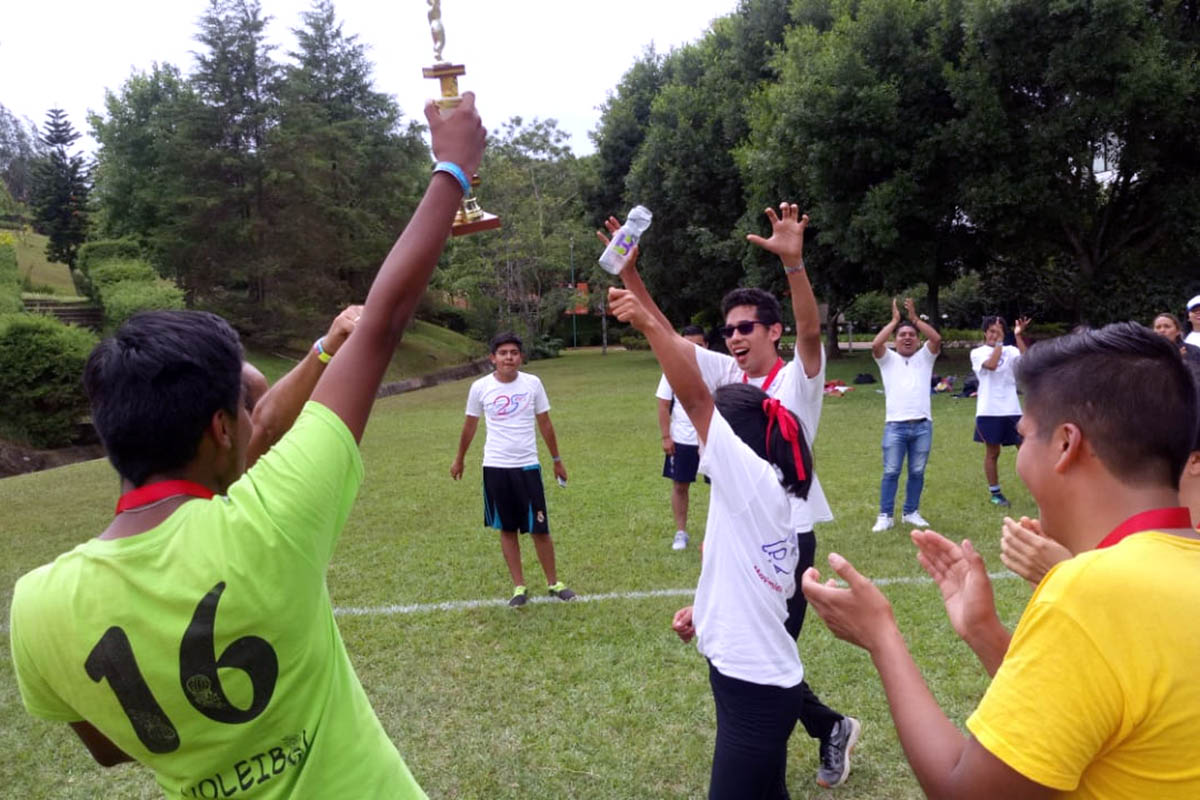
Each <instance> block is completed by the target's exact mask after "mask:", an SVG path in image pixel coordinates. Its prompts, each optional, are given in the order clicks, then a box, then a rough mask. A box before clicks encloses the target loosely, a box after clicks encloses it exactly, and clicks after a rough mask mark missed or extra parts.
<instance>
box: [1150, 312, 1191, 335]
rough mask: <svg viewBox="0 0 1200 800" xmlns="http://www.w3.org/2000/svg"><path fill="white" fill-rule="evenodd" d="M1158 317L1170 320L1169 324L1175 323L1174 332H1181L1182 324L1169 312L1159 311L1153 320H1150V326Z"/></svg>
mask: <svg viewBox="0 0 1200 800" xmlns="http://www.w3.org/2000/svg"><path fill="white" fill-rule="evenodd" d="M1159 317H1166V318H1167V319H1169V320H1171V322H1174V323H1175V330H1177V331H1183V323H1182V322H1180V321H1179V317H1177V316H1175V315H1174V314H1172V313H1171V312H1170V311H1160V312H1158V313H1157V314H1155V315H1154V318H1153V319H1151V320H1150V322H1151V324H1153V323H1154V322H1156V321H1157V320H1158V318H1159Z"/></svg>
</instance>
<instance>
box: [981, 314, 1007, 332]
mask: <svg viewBox="0 0 1200 800" xmlns="http://www.w3.org/2000/svg"><path fill="white" fill-rule="evenodd" d="M997 322H999V323H1000V327H1002V328H1004V330H1008V323H1007V322H1005V321H1004V317H1002V316H1000V315H999V314H989V315H988V316H986V317H984V318H983V332H984V333H987V329H988V328H990V327H992V326H993V325H995V324H996V323H997Z"/></svg>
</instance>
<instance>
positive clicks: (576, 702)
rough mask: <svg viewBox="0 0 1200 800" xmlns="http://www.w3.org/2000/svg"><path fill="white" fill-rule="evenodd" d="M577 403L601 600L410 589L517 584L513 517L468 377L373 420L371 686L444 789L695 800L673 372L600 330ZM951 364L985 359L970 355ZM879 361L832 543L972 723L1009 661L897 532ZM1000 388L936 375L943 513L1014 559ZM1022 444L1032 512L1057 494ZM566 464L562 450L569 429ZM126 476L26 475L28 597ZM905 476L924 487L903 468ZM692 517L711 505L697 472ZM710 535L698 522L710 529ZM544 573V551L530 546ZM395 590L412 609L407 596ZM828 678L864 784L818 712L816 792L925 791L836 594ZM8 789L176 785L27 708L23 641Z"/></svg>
mask: <svg viewBox="0 0 1200 800" xmlns="http://www.w3.org/2000/svg"><path fill="white" fill-rule="evenodd" d="M529 369H530V371H531V372H535V373H537V374H538V375H540V376H541V378H542V380H543V381H544V383H545V385H546V389H547V392H548V393H549V396H550V401H551V404H552V406H553V409H552V411H551V416H552V418H553V419H554V422H555V427H556V429H557V432H558V439H559V443H560V446H561V449H562V453H563V457H564V462H565V464H566V466H567V469H568V470H569V472H570V485H569V487H568V488H567V489H565V490H561V489H558V488H557V487H555V486H554V485H553V484H552V483H551V484H550V487H548V488H547V490H546V491H547V495H548V501H549V503H550V518H551V523H552V530H553V531H554V536H555V541H556V543H557V550H558V560H559V567H560V573H561V576H562V577H563V579H564V580H565V581H566V582H567V583H568V584H569V585H571V586H572V588H575V589H576V590H578V591H579V592H580V593H581V594H582V595H583V597H584V599H586V598H587V597H589V596H593V597H595V596H597V595H618V596H617V597H604V598H596V599H595V600H594V601H593V602H577V603H573V604H570V605H567V604H544V603H535V604H531V605H530V606H528V607H526V608H525V609H523V610H521V611H519V612H516V611H512V610H509V609H507V608H504V607H501V606H500V605H482V606H472V607H466V608H464V607H451V608H450V609H448V610H447V609H433V608H427V609H419V610H416V611H411V610H410V611H408V612H405V613H396V612H395V606H403V605H406V604H435V603H442V602H449V603H453V602H454V601H470V600H492V601H503V599H505V598H506V597H507V594H508V591H509V588H510V587H509V585H508V579H507V573H506V571H505V569H504V565H503V561H502V559H501V556H500V552H499V547H498V542H497V541H496V537H495V536H494V535H493V534H489V533H486V532H484V530H483V529H482V527H481V525H480V521H481V509H480V507H479V506H480V499H479V498H480V491H479V480H480V468H479V461H480V457H481V447H482V433H481V435H480V437H479V438H477V440H476V442H475V444H474V445H473V447H472V450H471V452H470V454H469V456H468V460H467V464H468V466H467V472H466V476H465V478H464V480H463V481H462V482H461V483H455V482H452V481H451V480H450V478H449V475H448V470H449V466H450V461H451V459H452V458H453V455H454V449H455V445H456V442H457V439H458V432H459V429H460V426H461V424H462V413H463V407H464V405H465V402H466V393H467V387H468V385H469V382H468V381H459V382H456V383H451V384H445V385H442V386H439V387H436V388H432V389H427V390H423V391H420V392H415V393H411V394H407V395H402V396H398V397H393V398H389V399H386V400H383V401H380V402H379V403H377V404H376V410H375V416H374V418H373V420H372V422H371V424H370V427H369V428H368V430H367V433H366V436H365V438H364V440H363V445H362V450H363V457H364V460H365V463H366V470H367V477H366V482H365V484H364V486H363V489H362V492H361V494H360V497H359V499H358V502H357V505H356V506H355V509H354V512H353V513H352V515H351V517H350V520H349V522H348V524H347V527H346V529H345V532H344V534H343V536H342V539H341V541H340V544H339V546H338V550H337V553H336V555H335V558H334V561H333V564H332V566H331V568H330V570H329V586H330V590H331V593H332V595H333V599H334V602H335V604H336V605H337V606H339V607H343V608H345V607H357V608H363V609H367V610H368V611H369V612H370V613H365V614H361V615H344V616H342V617H341V618H340V625H341V628H342V632H343V635H344V637H345V639H346V644H347V647H348V648H349V651H350V654H351V658H352V659H353V661H354V663H355V666H356V668H357V669H358V672H359V675H360V677H361V678H362V681H363V684H364V686H365V687H366V690H367V693H368V695H370V697H371V699H372V702H373V703H374V705H375V708H376V710H377V712H378V714H379V716H380V718H381V719H382V720H383V723H384V726H385V727H386V728H387V730H388V731H389V733H390V734H391V736H392V737H393V739H394V740H395V742H396V744H397V746H398V748H399V750H400V752H401V753H402V754H403V755H404V757H405V759H406V760H407V762H408V764H409V766H410V768H411V769H412V771H413V773H414V774H415V775H416V776H417V778H418V780H419V781H420V782H421V783H422V785H423V786H424V787H425V789H426V791H427V792H428V793H429V795H430V796H431V797H435V798H441V797H461V798H514V800H515V799H516V798H521V799H522V800H525V799H526V798H606V799H607V798H694V797H702V796H703V795H704V793H705V790H706V788H707V781H708V771H709V766H710V763H711V755H712V744H713V710H712V700H711V697H710V694H709V689H708V683H707V670H706V667H705V664H704V661H703V659H702V658H701V657H700V656H699V655H698V654H697V653H696V651H695V648H694V647H692V646H690V645H683V644H681V643H680V642H679V641H678V640H677V639H676V638H675V636H674V634H673V633H671V631H670V629H669V622H670V618H671V614H672V613H673V612H674V611H675V609H677V608H678V607H679V606H681V605H683V604H684V603H685V602H687V600H688V598H687V597H686V594H681V595H680V596H661V595H649V596H647V595H646V594H642V595H634V596H620V595H625V594H626V593H649V592H652V591H654V590H664V589H675V590H680V591H681V593H686V592H687V591H690V589H691V588H692V587H694V586H695V582H696V577H697V574H698V569H699V560H698V553H697V551H696V549H695V548H694V547H693V548H691V549H688V550H686V551H684V552H682V553H675V552H672V551H671V550H670V539H671V533H672V528H673V526H672V524H671V516H670V509H669V506H668V483H667V481H665V480H663V479H662V478H661V477H659V472H660V470H661V452H660V451H659V448H658V431H657V424H656V421H655V413H654V409H655V405H654V403H655V401H654V397H653V393H654V387H655V383H656V381H657V378H658V369H657V366H656V364H655V362H654V360H653V357H652V355H651V354H650V353H648V352H630V353H624V352H612V353H610V354H609V355H608V356H607V357H602V356H600V355H599V353H597V352H594V351H593V352H586V353H574V354H569V355H567V356H566V357H564V358H560V359H555V360H550V361H539V362H535V363H534V364H532V365H531V366H530V368H529ZM868 371H874V365H873V363H872V362H871V360H870V357H869V355H867V354H865V353H860V354H856V356H855V357H853V358H850V359H844V360H842V361H838V362H835V363H834V364H833V365H832V366H831V367H830V370H829V377H830V378H842V379H843V380H846V381H847V382H850V380H851V379H852V378H853V376H854V375H855V374H856V373H859V372H868ZM937 371H938V372H951V373H953V372H957V373H958V374H960V375H961V374H964V373H965V372H966V371H967V365H966V360H965V354H963V355H958V356H957V357H955V358H954V359H953V360H949V359H947V357H945V356H943V359H941V360H939V362H938V369H937ZM878 388H879V385H878V384H874V385H867V386H860V387H857V388H856V389H855V390H854V391H852V392H850V393H849V394H847V395H846V396H845V397H840V398H838V397H829V398H827V399H826V402H825V410H824V414H823V417H822V421H821V429H820V436H819V438H818V441H817V448H816V455H817V464H818V472H819V474H820V475H821V478H822V483H823V484H824V486H825V489H826V492H827V493H828V495H829V500H830V503H831V504H832V506H833V509H834V512H835V513H836V514H837V521H836V522H835V523H832V524H829V525H825V526H822V527H821V528H819V529H818V537H819V541H820V550H821V553H820V554H819V556H818V564H819V565H823V564H824V554H825V553H827V552H828V551H830V550H831V549H836V550H837V551H838V552H841V553H843V554H845V555H846V556H848V557H849V558H850V559H851V560H852V561H853V562H854V563H855V565H856V566H857V567H858V568H859V569H860V570H861V571H863V572H864V573H866V574H868V575H870V576H872V577H875V578H888V579H901V582H889V583H888V585H887V586H886V587H885V591H886V593H887V594H888V596H889V597H890V598H891V599H892V601H893V603H894V604H895V606H896V615H897V618H898V619H899V621H900V625H901V627H902V629H903V630H904V632H905V634H906V635H907V636H908V640H909V642H910V645H911V646H912V648H913V651H914V655H915V657H916V659H917V662H918V663H919V664H920V665H921V667H922V669H923V670H924V672H925V675H926V677H927V679H928V680H929V682H930V684H931V686H932V688H933V691H934V694H935V695H936V696H937V697H938V699H939V700H940V701H941V702H942V704H943V707H944V708H945V709H946V710H947V711H948V713H949V714H950V715H951V716H952V718H953V719H954V720H955V721H956V722H959V723H960V724H961V723H962V721H963V720H964V719H965V718H966V716H967V715H968V714H969V713H970V711H971V709H972V708H973V707H974V705H975V703H976V702H977V701H978V699H979V697H980V695H981V693H982V691H983V689H984V687H985V686H986V683H987V681H986V677H985V675H984V673H983V670H982V669H981V668H980V666H979V665H978V663H977V662H976V661H975V659H974V657H973V656H972V655H971V653H970V652H969V651H968V650H967V648H966V646H965V645H963V644H962V643H961V642H959V641H958V640H957V638H956V637H955V636H954V634H953V632H952V631H951V630H950V627H949V625H948V623H947V622H946V620H945V615H944V613H943V611H942V607H941V602H940V598H939V596H938V593H937V590H936V588H935V587H933V586H932V585H931V584H929V583H927V582H922V581H913V582H907V583H906V582H903V581H904V580H907V579H915V578H918V577H920V576H922V574H923V573H922V572H921V569H920V567H919V565H918V564H917V562H916V559H915V558H914V556H913V552H912V547H911V545H910V543H909V542H908V540H907V536H906V535H904V534H903V533H901V532H899V531H891V532H888V533H886V534H871V533H869V532H868V531H869V528H870V526H871V524H872V522H873V521H874V518H875V515H876V512H877V502H878V497H877V496H878V489H879V471H880V450H879V439H880V436H881V433H882V428H883V396H882V394H879V393H877V391H876V390H877V389H878ZM974 407H975V403H974V401H973V400H959V399H955V398H952V397H949V396H945V395H938V396H935V397H934V398H933V409H934V417H935V425H936V431H935V438H934V449H933V454H932V457H931V459H930V464H929V468H928V471H927V475H926V490H925V496H924V500H923V502H922V504H921V511H922V513H923V514H924V515H925V516H926V517H927V518H928V519H929V520H931V521H932V523H933V525H934V527H936V528H938V529H939V530H941V531H942V532H944V533H946V534H948V535H951V536H955V537H964V536H969V537H971V538H972V540H973V541H975V542H976V543H977V545H978V547H979V549H980V550H981V552H982V553H983V554H984V557H985V558H986V559H987V561H988V564H989V567H990V568H991V569H992V570H993V571H996V570H1000V569H1002V567H1001V564H1000V560H999V555H998V540H999V521H1000V518H1001V516H1002V514H1001V512H999V511H998V510H996V509H994V508H993V507H992V506H990V505H989V504H988V503H987V489H986V487H985V485H984V479H983V473H982V467H981V460H982V447H981V446H980V445H977V444H974V443H972V442H971V429H972V421H973V415H974ZM1014 452H1015V451H1013V450H1006V451H1005V453H1004V455H1003V457H1002V460H1001V476H1002V480H1003V484H1004V488H1005V491H1006V493H1007V494H1008V496H1009V498H1010V499H1011V500H1012V501H1013V504H1014V507H1013V509H1012V511H1013V512H1014V513H1015V514H1021V513H1028V514H1032V513H1033V512H1034V506H1033V504H1032V501H1031V500H1030V497H1029V495H1028V493H1027V492H1026V491H1025V490H1024V488H1023V487H1022V486H1020V484H1019V483H1018V481H1017V480H1016V478H1015V475H1014V473H1013V460H1014V459H1013V456H1014ZM543 462H544V463H545V464H547V465H548V464H549V458H548V456H546V455H545V453H544V450H543ZM116 488H117V485H116V479H115V477H114V475H113V473H112V471H111V469H110V468H109V467H108V465H107V464H106V463H104V462H102V461H97V462H91V463H86V464H79V465H75V466H71V467H66V468H63V469H58V470H53V471H50V472H45V473H40V474H32V475H25V476H19V477H15V478H9V479H6V480H4V481H0V507H3V508H4V510H5V513H4V520H5V521H4V526H3V530H4V534H3V544H4V545H5V548H6V554H7V557H6V558H5V559H4V563H3V565H2V566H0V585H3V587H4V589H3V591H4V592H5V604H7V601H8V599H9V598H10V597H11V586H12V583H13V581H14V580H15V579H16V578H17V577H18V576H19V575H20V574H21V573H23V572H25V571H26V570H28V569H30V568H32V567H34V566H36V565H38V564H40V563H43V562H45V561H48V560H50V559H52V558H53V557H54V556H55V555H56V554H57V553H60V552H62V551H64V550H66V549H68V548H70V547H72V546H73V545H74V544H76V543H78V542H79V541H82V540H83V539H85V538H87V537H89V536H91V535H93V534H94V533H95V532H98V531H99V530H100V529H101V528H103V527H104V525H105V524H106V521H107V519H108V518H109V514H110V513H111V508H112V503H113V500H114V498H115V496H116ZM901 492H903V487H902V488H901ZM692 497H693V504H692V505H693V508H692V515H691V517H692V530H693V532H694V533H698V532H699V530H700V528H701V524H700V522H699V521H700V520H703V516H704V512H705V509H706V505H707V499H706V498H707V493H706V491H705V490H704V489H703V488H697V489H695V490H693V493H692ZM698 538H699V537H698V536H694V539H693V541H696V540H698ZM525 555H526V571H527V577H528V578H529V579H530V580H529V582H530V584H531V586H536V585H539V583H538V581H537V580H534V578H540V571H539V569H538V567H537V564H536V560H535V558H534V556H533V552H532V548H530V547H529V546H528V545H526V547H525ZM996 586H997V590H998V605H999V608H1000V612H1001V615H1002V617H1003V618H1004V619H1005V621H1006V622H1009V623H1010V624H1011V623H1014V622H1015V621H1016V619H1017V617H1018V616H1019V614H1020V611H1021V608H1022V607H1023V605H1024V603H1025V601H1026V600H1027V598H1028V596H1029V590H1028V589H1027V588H1026V586H1025V585H1024V584H1023V582H1021V581H1019V580H1016V579H1013V578H1009V579H1002V580H998V581H997V582H996ZM387 606H392V607H393V609H392V613H385V612H387V609H386V608H385V607H387ZM6 638H7V637H5V639H6ZM800 647H801V656H802V658H803V660H804V662H805V665H806V667H807V669H808V671H809V679H810V682H811V684H812V686H813V688H814V689H815V690H816V691H817V692H818V693H819V694H820V695H821V696H822V698H823V699H825V700H826V701H827V702H828V703H829V704H830V705H832V706H834V707H835V708H838V709H840V710H843V711H846V712H848V713H853V714H855V715H857V716H859V717H860V718H861V719H862V720H863V724H864V733H863V739H862V742H861V743H860V745H859V748H858V750H857V751H856V754H855V759H854V772H853V774H852V775H851V777H850V780H849V782H848V784H847V785H846V786H844V787H842V788H839V789H837V790H834V791H831V792H830V791H824V790H821V789H819V788H818V787H817V786H816V784H815V783H814V780H813V775H814V772H815V770H816V746H815V743H812V742H811V741H810V740H808V739H807V738H806V737H805V736H804V733H803V730H802V729H800V728H797V732H796V734H794V736H793V739H792V747H791V758H790V763H789V767H788V776H789V788H790V790H791V793H792V796H793V797H796V798H806V797H837V798H846V799H847V800H850V799H851V798H909V797H919V796H920V791H919V788H918V786H917V784H916V782H915V780H914V779H913V777H912V774H911V772H910V770H909V769H908V766H907V764H906V762H905V760H904V756H903V753H902V752H901V750H900V747H899V744H898V742H897V740H896V737H895V734H894V731H893V729H892V725H891V721H890V718H889V716H888V712H887V705H886V701H885V699H884V696H883V692H882V690H881V689H880V686H879V682H878V680H877V677H876V675H875V672H874V670H873V668H872V667H871V664H870V661H869V660H868V658H867V657H866V656H865V655H864V654H863V653H862V652H861V651H858V650H855V649H853V648H851V647H850V646H848V645H845V644H844V643H841V642H838V641H836V640H834V639H833V638H832V637H831V635H830V634H829V633H828V631H827V630H826V629H825V627H824V626H823V625H822V624H821V623H820V621H819V620H818V619H816V618H815V617H813V616H810V618H809V621H808V624H807V625H806V627H805V632H804V634H803V635H802V637H801V641H800ZM0 663H2V666H0V724H2V727H3V734H0V737H2V738H0V751H2V752H3V753H4V755H3V757H2V758H0V786H3V787H4V790H5V795H6V796H12V797H23V798H91V797H97V798H99V797H155V796H158V792H157V788H156V785H155V783H154V781H153V779H152V778H151V777H150V775H149V773H148V772H147V771H146V770H145V769H143V768H141V767H139V766H124V767H119V768H116V769H112V770H105V769H102V768H100V767H98V766H96V765H95V764H93V763H92V761H91V760H90V758H89V757H88V756H87V755H86V754H85V751H84V750H83V748H82V746H81V745H80V744H79V743H78V742H77V741H76V740H75V739H74V736H73V734H71V732H70V731H69V730H68V729H67V727H66V726H65V725H61V724H49V723H45V722H42V721H40V720H35V719H33V718H31V717H29V716H28V715H26V714H25V712H24V710H23V709H22V707H21V704H20V700H19V698H18V696H17V692H16V687H15V685H14V679H13V673H12V668H11V665H10V663H9V659H8V654H7V650H6V646H5V651H4V652H3V654H2V655H0Z"/></svg>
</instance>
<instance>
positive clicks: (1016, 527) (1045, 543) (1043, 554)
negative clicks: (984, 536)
mask: <svg viewBox="0 0 1200 800" xmlns="http://www.w3.org/2000/svg"><path fill="white" fill-rule="evenodd" d="M1068 558H1071V551H1070V550H1068V549H1067V548H1065V547H1063V546H1062V545H1061V544H1059V543H1058V542H1056V541H1054V540H1053V539H1051V538H1050V537H1048V536H1046V534H1044V533H1043V532H1042V523H1041V521H1040V520H1036V519H1030V518H1029V517H1021V521H1020V522H1017V521H1016V520H1014V519H1013V518H1012V517H1005V518H1004V524H1003V526H1002V527H1001V529H1000V560H1001V561H1003V562H1004V566H1006V567H1008V568H1009V569H1011V570H1012V571H1013V572H1015V573H1017V574H1018V575H1020V576H1021V577H1022V578H1024V579H1025V580H1027V581H1029V582H1030V583H1031V584H1033V585H1034V586H1037V585H1038V584H1039V583H1041V582H1042V578H1044V577H1045V576H1046V573H1047V572H1049V571H1050V568H1051V567H1053V566H1054V565H1055V564H1057V563H1058V562H1060V561H1066V560H1067V559H1068Z"/></svg>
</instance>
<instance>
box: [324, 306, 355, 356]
mask: <svg viewBox="0 0 1200 800" xmlns="http://www.w3.org/2000/svg"><path fill="white" fill-rule="evenodd" d="M362 313H363V307H362V306H346V308H344V309H343V310H342V313H340V314H338V315H337V316H336V317H334V318H333V322H332V323H330V325H329V333H327V334H325V341H324V344H323V345H322V347H324V348H325V352H326V353H329V354H330V355H333V354H334V353H336V352H337V351H338V348H340V347H341V346H342V344H343V343H344V342H345V341H346V340H347V339H348V338H350V334H352V333H354V327H355V326H356V325H358V319H359V317H361V316H362Z"/></svg>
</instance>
